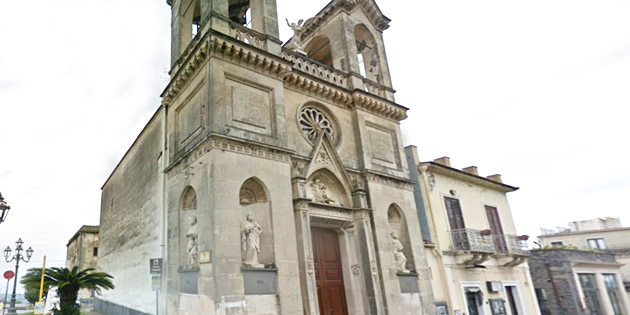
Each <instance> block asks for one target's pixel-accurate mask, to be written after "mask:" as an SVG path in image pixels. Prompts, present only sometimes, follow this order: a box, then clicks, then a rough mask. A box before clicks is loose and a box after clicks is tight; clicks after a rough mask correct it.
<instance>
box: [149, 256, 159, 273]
mask: <svg viewBox="0 0 630 315" xmlns="http://www.w3.org/2000/svg"><path fill="white" fill-rule="evenodd" d="M149 264H150V267H149V273H151V274H152V275H154V274H161V273H162V258H151V259H150V260H149Z"/></svg>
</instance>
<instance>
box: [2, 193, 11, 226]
mask: <svg viewBox="0 0 630 315" xmlns="http://www.w3.org/2000/svg"><path fill="white" fill-rule="evenodd" d="M9 210H11V207H9V204H8V203H7V202H6V201H4V198H3V197H2V193H0V223H2V222H4V220H5V219H6V218H7V214H9Z"/></svg>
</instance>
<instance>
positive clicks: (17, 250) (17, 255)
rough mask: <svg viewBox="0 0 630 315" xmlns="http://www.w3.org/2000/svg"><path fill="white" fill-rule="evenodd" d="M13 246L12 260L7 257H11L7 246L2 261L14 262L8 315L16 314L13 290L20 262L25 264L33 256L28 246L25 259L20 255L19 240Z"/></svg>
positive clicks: (20, 246) (15, 285) (20, 240)
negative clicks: (13, 277) (13, 276)
mask: <svg viewBox="0 0 630 315" xmlns="http://www.w3.org/2000/svg"><path fill="white" fill-rule="evenodd" d="M15 244H16V245H17V246H16V247H15V255H13V258H11V259H10V260H9V256H11V248H10V247H9V246H7V248H6V249H5V250H4V259H5V260H6V261H7V262H12V261H14V260H15V280H14V281H13V294H11V304H10V306H9V312H8V313H7V314H8V315H16V314H17V312H16V311H15V289H16V288H17V281H18V268H19V267H20V260H21V261H23V262H25V263H27V262H29V261H30V260H31V257H32V256H33V249H32V248H31V247H30V246H29V248H28V249H27V250H26V259H24V256H23V255H22V250H23V248H22V244H24V242H23V241H22V239H21V238H20V239H18V240H17V242H15Z"/></svg>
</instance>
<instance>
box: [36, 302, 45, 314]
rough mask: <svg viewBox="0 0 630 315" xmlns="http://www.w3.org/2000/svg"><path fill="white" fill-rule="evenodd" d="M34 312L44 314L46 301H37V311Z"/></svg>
mask: <svg viewBox="0 0 630 315" xmlns="http://www.w3.org/2000/svg"><path fill="white" fill-rule="evenodd" d="M33 314H44V302H35V312H33Z"/></svg>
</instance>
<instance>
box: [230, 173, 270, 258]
mask: <svg viewBox="0 0 630 315" xmlns="http://www.w3.org/2000/svg"><path fill="white" fill-rule="evenodd" d="M238 197H239V205H240V207H241V210H240V221H241V226H242V224H243V223H244V222H245V221H246V219H247V215H248V214H249V213H250V212H253V213H254V216H255V221H256V222H257V223H258V224H259V225H260V227H261V230H262V234H261V235H260V245H259V247H260V252H259V253H258V262H259V263H261V264H264V265H268V264H272V263H274V262H275V258H274V247H273V243H274V242H273V225H272V222H271V201H270V200H269V194H268V190H267V188H266V186H265V184H264V183H263V182H262V181H261V180H260V179H258V178H256V177H250V178H248V179H247V180H245V181H244V182H243V184H241V188H240V189H239V196H238ZM242 240H243V235H242V232H241V242H242ZM241 246H242V244H241Z"/></svg>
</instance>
